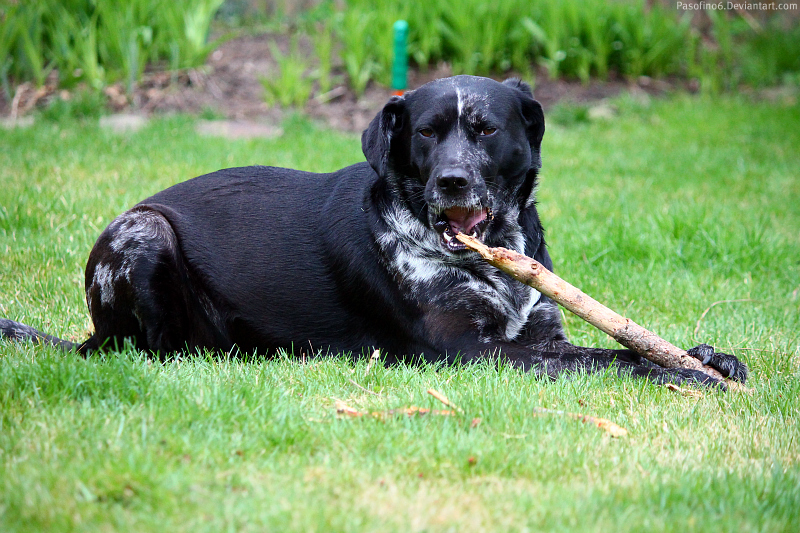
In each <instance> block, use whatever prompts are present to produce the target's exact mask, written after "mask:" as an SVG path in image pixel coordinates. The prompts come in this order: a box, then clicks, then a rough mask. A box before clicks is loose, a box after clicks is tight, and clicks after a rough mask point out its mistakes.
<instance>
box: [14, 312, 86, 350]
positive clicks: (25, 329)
mask: <svg viewBox="0 0 800 533" xmlns="http://www.w3.org/2000/svg"><path fill="white" fill-rule="evenodd" d="M0 339H9V340H12V341H17V342H25V341H30V342H32V343H34V344H49V345H51V346H57V347H59V348H61V349H63V350H66V351H71V352H74V351H83V350H82V349H81V348H82V346H83V344H80V343H77V342H70V341H65V340H64V339H59V338H58V337H54V336H52V335H48V334H47V333H42V332H41V331H39V330H37V329H34V328H32V327H30V326H26V325H25V324H21V323H19V322H14V321H13V320H8V319H7V318H0ZM84 344H85V343H84Z"/></svg>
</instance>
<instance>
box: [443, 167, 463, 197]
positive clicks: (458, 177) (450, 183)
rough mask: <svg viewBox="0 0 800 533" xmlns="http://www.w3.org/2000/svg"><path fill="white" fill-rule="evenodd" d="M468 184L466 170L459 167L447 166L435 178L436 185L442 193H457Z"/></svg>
mask: <svg viewBox="0 0 800 533" xmlns="http://www.w3.org/2000/svg"><path fill="white" fill-rule="evenodd" d="M467 185H469V180H468V179H467V172H466V171H465V170H463V169H460V168H448V169H445V170H444V171H442V174H441V175H440V176H439V177H438V178H436V186H437V187H439V189H441V190H442V192H444V193H458V192H461V191H462V190H463V189H465V188H466V187H467Z"/></svg>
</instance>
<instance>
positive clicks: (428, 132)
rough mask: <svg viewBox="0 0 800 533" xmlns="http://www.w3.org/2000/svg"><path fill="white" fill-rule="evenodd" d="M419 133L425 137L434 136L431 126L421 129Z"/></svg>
mask: <svg viewBox="0 0 800 533" xmlns="http://www.w3.org/2000/svg"><path fill="white" fill-rule="evenodd" d="M419 134H420V135H422V136H423V137H433V130H432V129H430V128H422V129H421V130H419Z"/></svg>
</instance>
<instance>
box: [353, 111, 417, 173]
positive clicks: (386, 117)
mask: <svg viewBox="0 0 800 533" xmlns="http://www.w3.org/2000/svg"><path fill="white" fill-rule="evenodd" d="M405 111H406V100H405V97H403V96H392V97H391V98H390V99H389V101H388V102H387V103H386V105H385V106H383V109H382V110H381V111H380V113H378V114H377V115H376V116H375V118H373V119H372V122H370V124H369V127H368V128H367V129H365V130H364V133H362V134H361V150H363V152H364V156H365V157H366V158H367V162H368V163H369V164H370V166H372V168H373V169H375V172H377V173H378V175H379V176H385V175H386V170H387V165H388V162H389V149H390V147H391V145H392V137H394V136H396V135H397V134H398V133H400V132H401V131H402V130H403V126H404V121H405V115H406V112H405Z"/></svg>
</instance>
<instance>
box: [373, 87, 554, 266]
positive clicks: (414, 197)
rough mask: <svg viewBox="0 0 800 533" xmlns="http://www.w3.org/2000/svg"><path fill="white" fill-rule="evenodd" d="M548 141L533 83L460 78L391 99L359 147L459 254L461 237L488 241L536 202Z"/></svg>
mask: <svg viewBox="0 0 800 533" xmlns="http://www.w3.org/2000/svg"><path fill="white" fill-rule="evenodd" d="M543 135H544V114H543V113H542V107H541V106H540V105H539V103H538V102H537V101H536V100H534V99H533V95H532V93H531V90H530V87H528V85H526V84H525V83H523V82H521V81H519V80H516V79H510V80H506V81H505V82H503V83H499V82H496V81H494V80H491V79H487V78H479V77H475V76H455V77H453V78H446V79H441V80H436V81H433V82H431V83H428V84H426V85H423V86H422V87H420V88H418V89H416V90H414V91H410V92H408V93H406V94H405V95H403V96H394V97H392V98H391V99H390V100H389V102H388V103H387V104H386V106H385V107H384V108H383V109H382V110H381V112H380V113H378V115H377V116H376V117H375V118H374V119H373V120H372V123H371V124H370V125H369V127H368V128H367V129H366V130H365V131H364V133H363V135H362V137H361V145H362V148H363V150H364V155H365V156H366V158H367V161H368V162H369V163H370V165H371V166H372V168H373V169H375V172H377V173H378V175H379V176H380V177H381V178H382V179H384V180H386V183H387V184H388V186H389V187H390V188H391V189H392V190H393V191H394V192H395V193H396V194H397V195H398V196H399V198H400V201H402V202H404V203H405V205H406V206H407V207H408V208H409V209H410V210H411V212H412V213H414V215H415V216H416V217H417V218H418V219H419V220H420V221H421V222H422V223H423V224H425V225H426V226H428V227H429V228H430V229H431V230H432V231H436V232H438V233H439V234H440V236H441V244H442V247H443V248H444V249H445V250H448V251H450V252H458V251H460V250H462V249H464V245H462V244H461V243H460V242H459V241H458V240H456V239H455V238H454V237H455V234H456V233H457V232H459V231H460V232H463V233H466V234H468V235H473V236H475V237H477V238H478V239H481V240H484V239H486V238H487V236H489V235H490V234H491V232H492V231H493V228H494V227H497V226H500V225H502V224H501V223H500V222H501V221H503V220H506V221H507V217H508V216H513V215H512V214H510V213H509V211H511V210H513V211H515V212H516V215H518V214H519V212H520V211H521V210H522V209H523V208H525V207H526V206H528V205H530V203H531V202H532V201H533V194H534V188H535V182H536V176H537V173H538V170H539V168H540V167H541V159H540V155H539V150H540V146H541V143H542V136H543ZM496 217H497V219H496Z"/></svg>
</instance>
